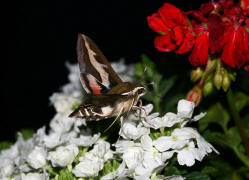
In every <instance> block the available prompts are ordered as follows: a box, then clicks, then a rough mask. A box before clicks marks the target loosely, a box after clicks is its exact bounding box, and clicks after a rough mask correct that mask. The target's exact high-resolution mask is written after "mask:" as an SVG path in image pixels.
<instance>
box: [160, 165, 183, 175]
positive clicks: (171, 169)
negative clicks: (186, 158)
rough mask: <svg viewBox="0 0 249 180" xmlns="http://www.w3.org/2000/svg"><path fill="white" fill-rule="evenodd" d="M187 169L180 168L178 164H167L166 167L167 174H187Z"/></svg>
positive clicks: (165, 173) (165, 172)
mask: <svg viewBox="0 0 249 180" xmlns="http://www.w3.org/2000/svg"><path fill="white" fill-rule="evenodd" d="M186 173H187V170H179V169H178V168H177V167H176V166H166V167H165V169H164V175H165V176H173V175H182V174H186Z"/></svg>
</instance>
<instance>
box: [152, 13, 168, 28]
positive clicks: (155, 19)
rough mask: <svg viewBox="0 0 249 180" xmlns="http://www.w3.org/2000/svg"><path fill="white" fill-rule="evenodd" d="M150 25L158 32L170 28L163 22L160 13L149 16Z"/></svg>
mask: <svg viewBox="0 0 249 180" xmlns="http://www.w3.org/2000/svg"><path fill="white" fill-rule="evenodd" d="M147 22H148V25H149V27H150V28H151V29H152V30H154V31H155V32H157V33H162V32H164V33H167V32H168V31H169V30H168V29H169V28H168V27H167V26H166V25H165V24H164V23H163V21H162V19H161V18H160V16H159V14H158V13H154V14H152V15H151V16H148V17H147Z"/></svg>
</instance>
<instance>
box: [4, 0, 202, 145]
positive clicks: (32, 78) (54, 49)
mask: <svg viewBox="0 0 249 180" xmlns="http://www.w3.org/2000/svg"><path fill="white" fill-rule="evenodd" d="M164 2H166V1H165V0H151V1H136V0H133V1H128V0H113V1H110V0H105V1H103V0H102V1H101V0H99V1H96V0H90V1H85V0H81V1H76V0H71V1H67V2H65V3H64V2H62V1H57V2H46V1H41V2H39V1H30V2H29V1H17V2H14V1H9V2H8V5H7V6H3V8H4V9H5V10H6V12H5V11H4V13H3V15H2V19H3V20H2V21H1V29H2V30H3V31H4V32H3V33H2V34H1V37H2V38H1V44H2V45H3V46H4V48H1V49H2V53H1V54H2V55H1V88H0V89H1V92H0V95H1V99H0V102H1V108H0V109H1V116H0V117H1V125H0V140H14V137H15V132H16V131H18V130H20V129H23V128H33V129H38V128H40V127H41V126H43V125H45V124H46V125H48V123H49V121H50V119H51V118H52V117H53V115H54V109H53V107H51V106H50V105H49V97H50V96H51V95H52V93H53V92H56V91H59V90H60V87H61V86H62V85H63V84H65V83H67V81H68V80H67V75H68V71H67V69H66V67H65V62H66V61H69V62H71V63H76V62H77V60H76V54H75V43H76V37H77V33H78V32H81V33H84V34H86V35H88V36H89V37H91V38H92V39H93V40H94V41H95V42H96V43H97V44H98V45H99V47H100V48H101V49H102V51H103V52H104V54H105V55H106V57H107V58H108V59H109V60H110V61H116V60H118V59H119V58H120V57H125V59H126V60H127V62H128V63H132V62H136V61H139V60H140V55H141V54H142V53H146V54H147V55H149V56H150V57H152V58H153V59H154V60H155V62H156V60H157V58H160V56H161V54H162V53H159V52H157V51H156V50H155V49H154V47H153V39H154V37H155V36H156V33H154V32H153V31H152V30H150V29H149V28H148V26H147V22H146V17H147V16H148V15H151V14H152V13H154V12H156V11H157V9H158V8H159V7H160V6H161V5H162V4H163V3H164ZM168 2H170V3H172V4H174V5H176V6H177V7H179V8H181V9H183V10H190V9H194V8H198V7H199V6H200V4H201V1H198V2H196V1H194V0H188V1H186V0H175V1H168ZM4 55H6V56H4ZM165 57H167V58H168V59H169V60H170V61H172V62H173V63H178V67H177V66H174V67H177V68H175V69H173V70H174V71H175V73H178V72H182V69H181V68H183V69H184V68H185V70H186V69H188V68H189V67H190V65H189V63H188V61H187V60H186V57H184V56H175V55H172V54H169V55H167V56H165ZM167 58H166V59H167ZM173 58H175V59H173ZM176 59H177V61H175V60H176ZM161 68H163V69H164V71H165V72H166V71H167V70H172V67H161Z"/></svg>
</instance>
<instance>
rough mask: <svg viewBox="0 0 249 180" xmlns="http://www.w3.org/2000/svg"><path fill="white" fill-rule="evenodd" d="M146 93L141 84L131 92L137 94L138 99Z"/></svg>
mask: <svg viewBox="0 0 249 180" xmlns="http://www.w3.org/2000/svg"><path fill="white" fill-rule="evenodd" d="M146 92H147V90H146V88H145V87H143V86H142V85H141V84H137V86H136V87H135V88H134V90H133V94H137V95H138V96H139V97H141V96H143V95H145V94H146Z"/></svg>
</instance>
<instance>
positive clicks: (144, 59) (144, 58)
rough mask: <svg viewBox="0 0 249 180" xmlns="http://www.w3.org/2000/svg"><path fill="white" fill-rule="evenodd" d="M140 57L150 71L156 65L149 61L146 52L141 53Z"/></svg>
mask: <svg viewBox="0 0 249 180" xmlns="http://www.w3.org/2000/svg"><path fill="white" fill-rule="evenodd" d="M141 59H142V61H143V63H144V64H145V65H146V67H147V68H148V69H150V70H152V71H154V70H155V67H156V65H155V63H154V62H153V61H151V60H150V58H149V57H148V56H147V55H146V54H142V55H141Z"/></svg>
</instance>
